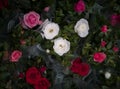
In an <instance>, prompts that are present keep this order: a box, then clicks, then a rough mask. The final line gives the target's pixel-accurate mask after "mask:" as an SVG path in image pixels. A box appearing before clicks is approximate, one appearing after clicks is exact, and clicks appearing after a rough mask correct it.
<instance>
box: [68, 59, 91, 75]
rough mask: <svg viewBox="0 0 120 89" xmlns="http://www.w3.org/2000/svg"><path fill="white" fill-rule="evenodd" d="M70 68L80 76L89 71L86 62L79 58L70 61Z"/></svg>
mask: <svg viewBox="0 0 120 89" xmlns="http://www.w3.org/2000/svg"><path fill="white" fill-rule="evenodd" d="M70 70H71V71H72V72H73V73H76V74H79V75H80V76H86V75H87V74H88V73H89V71H90V66H89V65H88V64H86V63H82V62H81V60H80V58H76V59H75V60H74V61H73V62H72V66H71V67H70Z"/></svg>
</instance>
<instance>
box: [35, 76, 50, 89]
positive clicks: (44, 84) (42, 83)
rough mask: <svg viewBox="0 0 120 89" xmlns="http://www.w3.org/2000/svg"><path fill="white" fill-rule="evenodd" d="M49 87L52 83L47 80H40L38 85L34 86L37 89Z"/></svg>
mask: <svg viewBox="0 0 120 89" xmlns="http://www.w3.org/2000/svg"><path fill="white" fill-rule="evenodd" d="M49 87H50V82H49V81H48V80H47V79H46V78H41V79H39V80H38V82H37V84H35V85H34V88H35V89H48V88H49Z"/></svg>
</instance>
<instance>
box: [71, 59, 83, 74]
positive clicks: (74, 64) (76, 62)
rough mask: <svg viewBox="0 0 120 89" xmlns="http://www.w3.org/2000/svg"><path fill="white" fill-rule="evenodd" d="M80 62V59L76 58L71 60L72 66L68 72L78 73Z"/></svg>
mask: <svg viewBox="0 0 120 89" xmlns="http://www.w3.org/2000/svg"><path fill="white" fill-rule="evenodd" d="M81 62H82V61H81V60H80V58H76V59H75V60H73V61H72V63H71V64H72V66H71V67H70V70H71V71H72V72H74V73H78V72H79V70H78V67H79V64H80V63H81Z"/></svg>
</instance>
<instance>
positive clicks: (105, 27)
mask: <svg viewBox="0 0 120 89" xmlns="http://www.w3.org/2000/svg"><path fill="white" fill-rule="evenodd" d="M101 31H102V32H103V33H106V32H107V31H108V29H107V25H103V26H102V28H101Z"/></svg>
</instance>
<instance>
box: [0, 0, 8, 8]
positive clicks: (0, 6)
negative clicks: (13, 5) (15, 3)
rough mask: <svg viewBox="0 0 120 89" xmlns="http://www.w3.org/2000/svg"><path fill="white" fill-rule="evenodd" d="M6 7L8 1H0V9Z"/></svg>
mask: <svg viewBox="0 0 120 89" xmlns="http://www.w3.org/2000/svg"><path fill="white" fill-rule="evenodd" d="M7 6H8V0H0V9H2V8H4V7H7Z"/></svg>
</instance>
